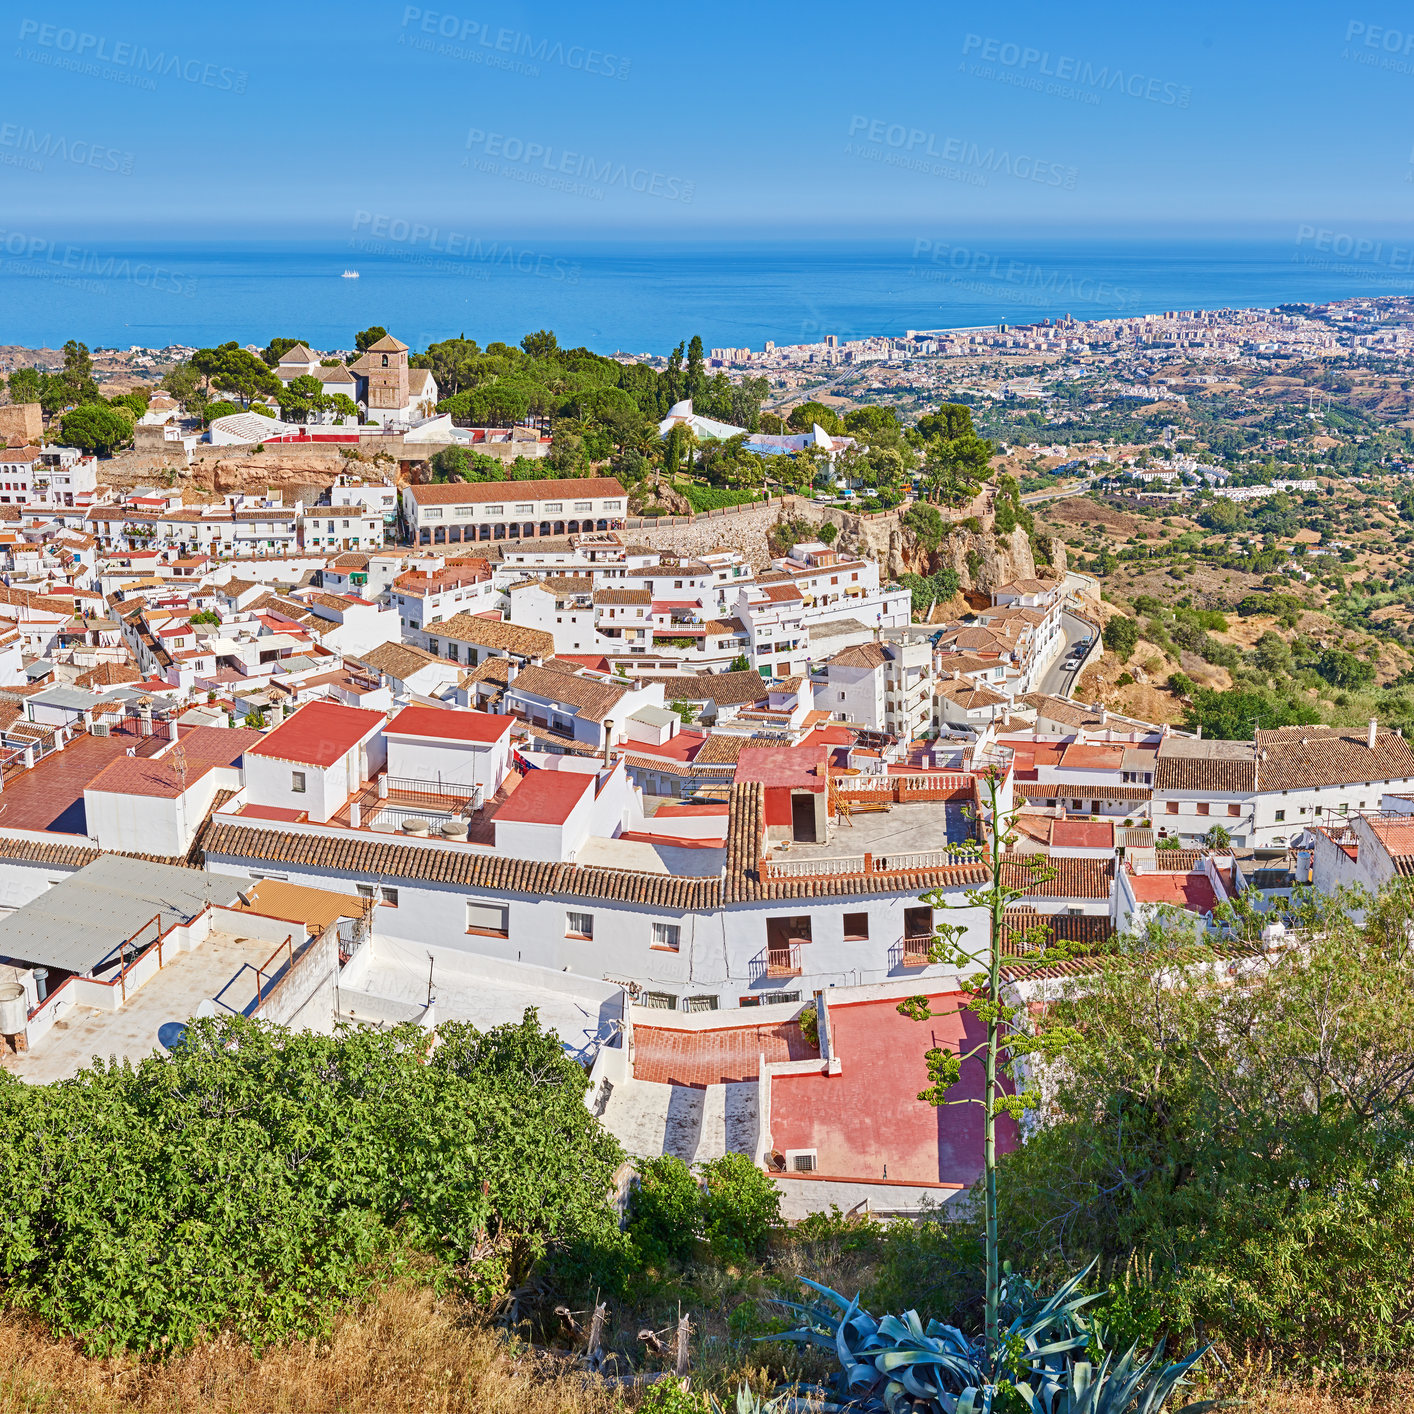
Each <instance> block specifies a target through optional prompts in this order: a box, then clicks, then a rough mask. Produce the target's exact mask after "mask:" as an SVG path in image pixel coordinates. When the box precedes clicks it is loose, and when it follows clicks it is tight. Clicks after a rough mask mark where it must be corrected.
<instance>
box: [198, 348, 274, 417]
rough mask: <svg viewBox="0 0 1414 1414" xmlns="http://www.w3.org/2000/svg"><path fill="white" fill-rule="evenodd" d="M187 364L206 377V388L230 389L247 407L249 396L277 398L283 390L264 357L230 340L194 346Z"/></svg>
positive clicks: (227, 391)
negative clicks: (208, 347)
mask: <svg viewBox="0 0 1414 1414" xmlns="http://www.w3.org/2000/svg"><path fill="white" fill-rule="evenodd" d="M191 366H192V367H193V368H194V369H195V370H196V371H197V372H198V373H199V374H201V376H202V377H203V378H204V379H205V380H206V383H207V386H208V388H216V389H218V390H219V391H221V392H223V393H234V394H235V395H236V396H237V397H238V398H239V399H240V403H241V406H242V407H248V406H249V405H250V400H251V399H252V398H257V397H258V398H278V397H279V396H280V394H281V392H282V391H283V385H282V384H281V382H280V380H279V379H278V378H277V377H275V375H274V374H273V373H271V371H270V370H269V369H268V368H267V367H266V366H265V361H264V360H263V359H261V358H258V357H257V356H256V355H255V354H253V353H251V352H250V351H249V350H248V349H243V348H241V347H240V346H239V345H237V344H236V343H235V341H234V340H232V341H231V342H229V343H225V344H221V345H219V346H218V347H216V348H214V349H198V350H197V351H196V352H195V353H194V354H193V355H192V357H191Z"/></svg>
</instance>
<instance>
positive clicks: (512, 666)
mask: <svg viewBox="0 0 1414 1414" xmlns="http://www.w3.org/2000/svg"><path fill="white" fill-rule="evenodd" d="M518 672H520V664H519V663H517V662H516V660H515V659H514V658H507V659H506V686H507V687H509V686H510V685H511V684H512V683H513V682H514V681H515V680H516V674H517V673H518Z"/></svg>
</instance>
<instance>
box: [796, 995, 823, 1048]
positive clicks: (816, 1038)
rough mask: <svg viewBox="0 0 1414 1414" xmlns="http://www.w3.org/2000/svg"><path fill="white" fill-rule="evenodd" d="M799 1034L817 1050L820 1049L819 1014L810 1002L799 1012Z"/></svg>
mask: <svg viewBox="0 0 1414 1414" xmlns="http://www.w3.org/2000/svg"><path fill="white" fill-rule="evenodd" d="M800 1034H801V1035H802V1036H804V1037H805V1039H806V1040H807V1041H809V1042H810V1044H811V1045H812V1046H814V1047H815V1049H816V1050H817V1051H818V1050H819V1049H820V1016H819V1013H818V1012H817V1011H816V1010H815V1003H814V1002H811V1003H810V1005H809V1006H808V1007H806V1008H805V1009H804V1010H803V1011H802V1012H801V1013H800Z"/></svg>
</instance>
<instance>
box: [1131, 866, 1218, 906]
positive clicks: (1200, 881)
mask: <svg viewBox="0 0 1414 1414" xmlns="http://www.w3.org/2000/svg"><path fill="white" fill-rule="evenodd" d="M1129 883H1130V886H1131V887H1132V888H1133V890H1134V897H1135V899H1136V900H1137V901H1138V902H1140V903H1170V904H1176V905H1177V906H1178V907H1179V908H1186V909H1187V910H1188V911H1189V912H1190V913H1208V912H1210V911H1211V910H1212V909H1214V908H1216V907H1217V906H1218V896H1217V893H1216V891H1215V890H1214V888H1213V882H1212V880H1211V879H1209V878H1208V876H1207V875H1206V874H1204V873H1201V872H1197V871H1195V872H1194V873H1192V874H1131V875H1130V876H1129Z"/></svg>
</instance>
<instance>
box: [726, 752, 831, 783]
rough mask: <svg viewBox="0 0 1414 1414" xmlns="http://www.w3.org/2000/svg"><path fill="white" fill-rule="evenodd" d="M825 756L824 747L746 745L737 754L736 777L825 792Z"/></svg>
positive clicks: (741, 779) (738, 779)
mask: <svg viewBox="0 0 1414 1414" xmlns="http://www.w3.org/2000/svg"><path fill="white" fill-rule="evenodd" d="M826 759H827V752H826V749H825V748H824V747H823V746H744V747H742V749H741V755H740V756H739V757H737V763H736V774H735V777H734V779H735V780H737V781H760V782H761V784H762V785H766V786H790V787H791V788H792V789H795V790H809V791H822V790H824V789H825V762H826Z"/></svg>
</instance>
